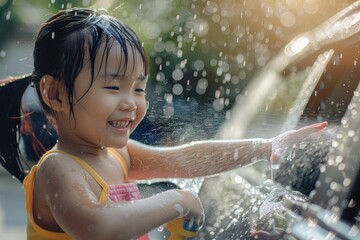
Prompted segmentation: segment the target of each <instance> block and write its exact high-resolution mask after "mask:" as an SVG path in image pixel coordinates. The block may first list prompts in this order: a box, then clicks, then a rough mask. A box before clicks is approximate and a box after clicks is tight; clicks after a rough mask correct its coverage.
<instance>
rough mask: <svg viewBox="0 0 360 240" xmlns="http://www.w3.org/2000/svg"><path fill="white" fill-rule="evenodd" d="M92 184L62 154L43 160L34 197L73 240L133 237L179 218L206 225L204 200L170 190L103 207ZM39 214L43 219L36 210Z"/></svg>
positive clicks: (36, 214)
mask: <svg viewBox="0 0 360 240" xmlns="http://www.w3.org/2000/svg"><path fill="white" fill-rule="evenodd" d="M92 180H93V179H91V177H90V178H89V175H87V174H86V172H85V171H84V170H83V169H82V168H81V167H80V166H79V165H78V164H77V163H75V162H74V161H73V160H71V159H66V157H65V158H62V157H61V156H57V155H56V156H53V157H52V159H48V160H47V161H44V162H43V164H42V165H41V167H40V168H39V170H38V173H37V175H36V182H35V191H36V193H34V194H36V195H37V196H38V197H39V196H40V198H43V200H42V201H43V202H44V203H45V205H46V206H47V208H48V209H49V211H50V212H51V215H52V216H53V217H54V218H55V221H56V224H58V225H59V227H60V228H61V229H62V230H63V231H65V232H66V233H67V234H69V235H70V236H71V237H72V238H74V239H86V240H91V239H96V240H98V239H132V238H134V237H138V236H141V235H143V234H145V233H147V232H148V231H150V230H151V229H153V228H156V227H158V226H161V225H162V224H164V223H166V222H168V221H170V220H172V219H174V218H178V217H183V218H188V219H194V220H195V221H198V222H200V224H201V223H202V221H203V217H204V213H203V209H202V205H201V203H200V200H199V198H198V197H197V196H195V195H194V194H192V193H191V192H189V191H183V190H169V191H166V192H163V193H160V194H158V195H155V196H153V197H150V198H146V199H142V200H137V201H131V202H121V203H105V204H99V203H98V197H99V196H98V195H99V190H100V188H99V186H98V185H97V184H93V181H92ZM40 201H41V200H40ZM38 202H39V201H38ZM34 209H36V207H35V208H34ZM37 216H41V215H39V214H38V213H35V212H34V218H36V217H37ZM44 218H45V216H44V215H43V216H41V217H39V218H37V219H36V222H38V223H41V221H43V220H45V219H44ZM42 225H43V226H44V225H46V224H42Z"/></svg>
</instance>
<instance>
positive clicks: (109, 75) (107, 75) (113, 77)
mask: <svg viewBox="0 0 360 240" xmlns="http://www.w3.org/2000/svg"><path fill="white" fill-rule="evenodd" d="M103 76H105V77H111V78H112V79H117V78H120V79H121V78H124V77H127V75H125V74H119V73H108V72H107V73H104V74H103ZM146 79H147V77H146V76H145V75H144V74H140V75H139V76H138V77H137V80H140V81H146Z"/></svg>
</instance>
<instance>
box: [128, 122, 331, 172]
mask: <svg viewBox="0 0 360 240" xmlns="http://www.w3.org/2000/svg"><path fill="white" fill-rule="evenodd" d="M327 126H328V124H327V122H323V123H318V124H313V125H309V126H306V127H303V128H301V129H299V130H294V131H289V132H285V133H283V134H281V135H279V136H277V137H274V138H272V139H248V140H206V141H198V142H193V143H190V144H185V145H181V146H177V147H151V146H147V145H144V144H141V143H138V142H136V141H130V142H129V144H128V146H127V149H122V151H123V152H124V151H125V153H123V154H124V155H126V154H128V157H129V158H130V159H131V171H130V178H132V179H149V178H171V177H176V178H178V177H179V178H187V177H200V176H208V175H213V174H218V173H221V172H224V171H228V170H232V169H234V168H236V167H240V166H244V165H247V164H250V163H253V162H254V161H256V160H259V159H272V160H273V161H277V160H278V159H279V158H280V156H281V153H282V149H283V148H285V145H288V146H290V145H292V144H293V143H295V142H301V141H304V140H305V139H306V138H307V137H309V136H311V135H312V134H314V133H318V132H321V131H322V130H323V129H325V128H326V127H327ZM126 150H127V152H126Z"/></svg>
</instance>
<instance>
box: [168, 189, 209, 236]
mask: <svg viewBox="0 0 360 240" xmlns="http://www.w3.org/2000/svg"><path fill="white" fill-rule="evenodd" d="M176 191H178V192H179V193H180V194H181V195H182V196H183V197H182V203H181V205H178V206H175V209H176V210H177V211H178V212H179V218H184V219H188V220H190V221H191V222H193V223H194V224H197V225H198V226H199V229H200V227H201V226H202V225H203V223H204V218H205V213H204V208H203V206H202V203H201V201H200V198H199V197H198V195H197V194H195V193H194V192H192V191H189V190H176Z"/></svg>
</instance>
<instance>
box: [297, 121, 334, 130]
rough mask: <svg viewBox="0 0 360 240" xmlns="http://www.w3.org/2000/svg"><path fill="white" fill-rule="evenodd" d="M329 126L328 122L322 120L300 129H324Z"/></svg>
mask: <svg viewBox="0 0 360 240" xmlns="http://www.w3.org/2000/svg"><path fill="white" fill-rule="evenodd" d="M328 126H329V124H328V122H326V121H325V122H321V123H315V124H311V125H308V126H305V127H302V128H300V129H299V130H308V129H318V130H321V129H324V128H327V127H328Z"/></svg>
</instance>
